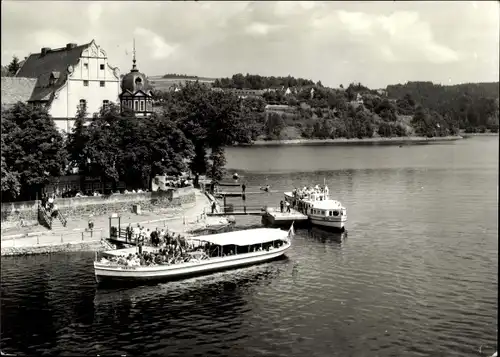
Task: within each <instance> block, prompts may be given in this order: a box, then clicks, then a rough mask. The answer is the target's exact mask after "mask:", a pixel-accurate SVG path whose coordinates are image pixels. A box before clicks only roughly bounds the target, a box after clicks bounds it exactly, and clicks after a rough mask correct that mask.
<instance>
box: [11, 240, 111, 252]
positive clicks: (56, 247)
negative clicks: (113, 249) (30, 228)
mask: <svg viewBox="0 0 500 357" xmlns="http://www.w3.org/2000/svg"><path fill="white" fill-rule="evenodd" d="M108 249H109V246H107V245H106V244H105V243H104V242H103V241H101V240H96V241H93V242H82V243H67V244H52V245H45V246H43V245H37V246H33V247H9V248H2V256H13V255H34V254H51V253H68V252H93V251H105V250H108Z"/></svg>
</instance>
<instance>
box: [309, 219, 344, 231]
mask: <svg viewBox="0 0 500 357" xmlns="http://www.w3.org/2000/svg"><path fill="white" fill-rule="evenodd" d="M309 220H310V221H311V224H314V225H316V226H323V227H329V228H335V229H338V230H344V229H345V225H346V223H347V219H344V220H339V221H329V220H324V219H322V218H315V217H313V216H311V215H309Z"/></svg>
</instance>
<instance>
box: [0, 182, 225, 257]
mask: <svg viewBox="0 0 500 357" xmlns="http://www.w3.org/2000/svg"><path fill="white" fill-rule="evenodd" d="M210 202H211V201H210V199H209V197H207V196H206V195H205V194H204V193H202V192H201V191H199V190H196V202H195V203H194V205H192V206H191V204H190V205H189V208H187V207H184V208H183V209H182V211H180V212H175V213H173V214H171V215H169V216H167V217H160V218H157V219H149V220H145V219H144V218H145V217H141V216H137V217H135V216H134V218H135V220H134V221H135V222H130V224H132V223H133V224H134V225H135V224H137V223H140V224H141V225H144V226H146V227H147V228H151V229H152V228H154V227H161V226H162V225H161V224H160V225H159V224H158V223H163V227H166V228H167V229H168V230H169V231H171V232H175V233H179V234H182V235H186V236H190V235H191V232H192V231H196V230H199V229H204V228H207V229H210V227H212V226H218V225H220V224H225V223H227V219H225V218H224V217H206V216H205V212H206V210H207V209H209V203H210ZM94 218H95V223H96V227H95V229H94V230H93V231H88V230H87V229H86V228H83V227H82V228H78V229H66V230H61V231H57V232H54V231H51V230H47V231H32V232H23V233H17V234H11V235H4V234H2V237H1V243H2V244H1V245H2V247H1V256H26V255H38V254H51V253H70V252H84V251H103V250H109V249H111V247H110V246H109V244H108V243H107V241H106V240H105V238H106V235H107V234H106V233H107V225H108V215H107V214H105V215H103V216H102V217H100V218H103V221H104V223H103V224H102V225H103V227H98V224H97V223H98V222H99V217H94ZM141 218H142V219H141ZM138 221H140V222H138ZM127 223H128V222H125V221H123V222H122V226H125V225H126V224H127ZM104 232H106V233H104Z"/></svg>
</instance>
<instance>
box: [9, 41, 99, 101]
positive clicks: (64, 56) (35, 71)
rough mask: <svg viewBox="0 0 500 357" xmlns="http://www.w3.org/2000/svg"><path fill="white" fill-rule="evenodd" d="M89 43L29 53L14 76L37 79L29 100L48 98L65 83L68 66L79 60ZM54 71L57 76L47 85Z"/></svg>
mask: <svg viewBox="0 0 500 357" xmlns="http://www.w3.org/2000/svg"><path fill="white" fill-rule="evenodd" d="M91 43H92V42H91ZM91 43H87V44H85V45H81V46H76V47H73V48H69V49H68V48H66V47H63V48H58V49H53V50H50V51H48V52H47V53H46V54H45V55H42V54H41V53H35V54H32V55H30V56H29V57H28V58H27V59H26V61H25V62H24V64H23V66H22V67H21V68H20V69H19V71H18V72H17V74H16V77H26V78H36V79H37V83H36V86H35V90H34V91H33V95H32V96H31V98H30V99H29V100H30V101H38V100H49V99H50V97H51V95H52V93H54V92H55V91H56V90H57V89H59V88H60V87H62V86H63V85H64V83H66V79H67V77H68V71H67V69H68V66H69V65H72V66H75V65H76V64H77V63H78V61H79V60H80V57H81V56H82V52H83V50H85V49H86V48H87V47H89V46H90V44H91ZM56 72H59V78H56V79H57V80H56V83H55V84H54V85H53V86H50V87H49V80H50V77H51V74H52V73H56Z"/></svg>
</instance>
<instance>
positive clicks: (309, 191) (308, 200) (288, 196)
mask: <svg viewBox="0 0 500 357" xmlns="http://www.w3.org/2000/svg"><path fill="white" fill-rule="evenodd" d="M285 201H286V202H288V203H290V205H291V206H292V207H293V208H295V209H296V210H298V211H299V212H301V213H303V214H306V215H307V216H308V217H309V220H310V221H311V223H312V224H315V225H318V226H323V227H328V228H333V229H335V230H339V231H342V232H343V231H344V230H345V225H346V222H347V209H346V208H345V207H344V206H342V203H340V202H339V201H336V200H332V199H331V198H330V195H329V190H328V186H326V185H324V187H319V186H318V185H316V187H314V188H307V187H304V188H303V189H301V190H293V191H292V192H285Z"/></svg>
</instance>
